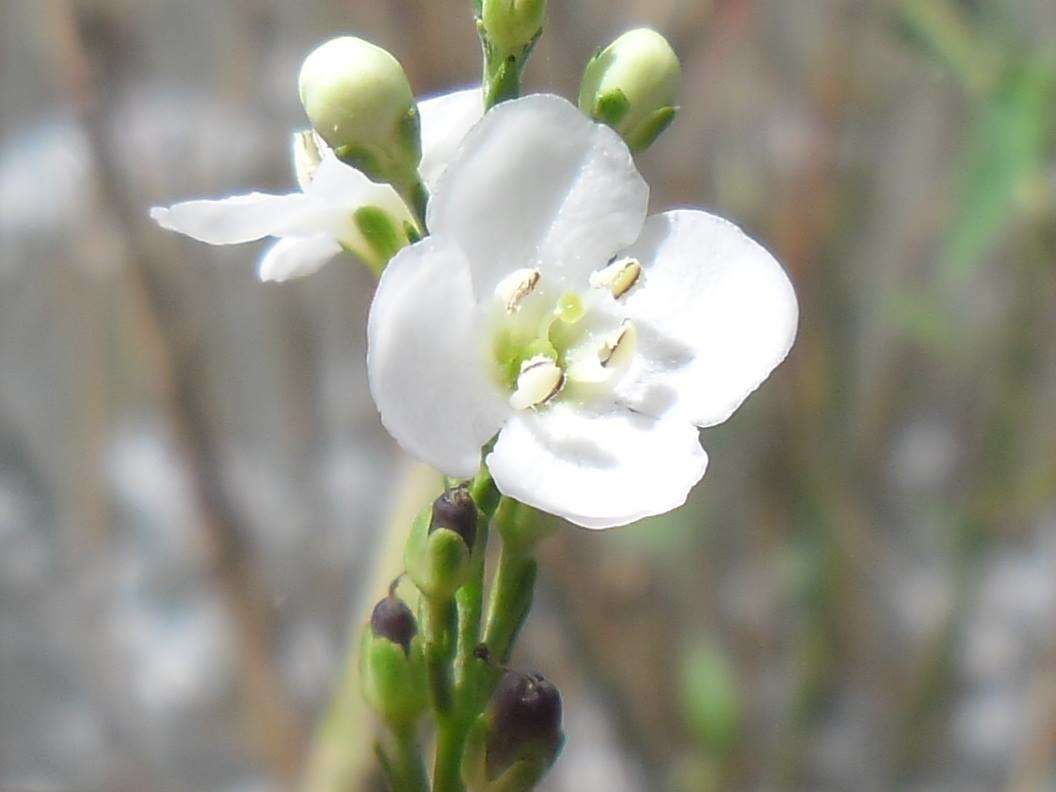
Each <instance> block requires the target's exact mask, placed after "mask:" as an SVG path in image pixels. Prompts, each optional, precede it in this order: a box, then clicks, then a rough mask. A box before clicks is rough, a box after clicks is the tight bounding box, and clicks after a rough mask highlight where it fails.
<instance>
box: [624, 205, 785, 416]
mask: <svg viewBox="0 0 1056 792" xmlns="http://www.w3.org/2000/svg"><path fill="white" fill-rule="evenodd" d="M626 254H627V255H629V256H633V257H635V258H637V259H638V260H640V261H641V263H642V265H643V267H644V274H643V277H642V280H641V281H640V282H639V283H637V284H635V285H634V286H633V287H632V288H631V289H630V290H629V291H628V293H627V294H626V295H625V296H624V297H623V298H622V303H623V308H624V310H625V311H626V314H627V316H629V317H631V318H632V319H633V320H634V322H635V324H636V325H637V327H638V352H639V355H638V356H637V357H636V361H635V364H634V367H633V368H632V370H631V371H630V372H629V373H628V375H627V376H626V377H625V378H624V380H623V381H622V382H621V383H620V386H619V388H618V392H617V395H618V397H619V398H620V400H621V401H622V402H624V403H626V404H629V405H631V406H632V407H634V408H635V409H638V410H641V411H643V412H647V413H649V414H650V415H661V414H664V413H670V414H672V415H678V416H680V417H682V418H684V419H685V420H688V421H690V422H692V423H695V424H697V425H698V426H712V425H714V424H718V423H722V422H723V421H725V420H726V419H727V418H729V417H730V415H731V414H732V413H733V411H734V410H736V409H737V407H739V406H740V404H741V402H743V401H744V400H745V399H746V398H748V395H749V394H750V393H751V392H752V391H754V390H755V389H756V388H757V387H759V385H760V384H761V383H762V382H763V380H765V379H766V377H767V376H768V375H769V374H770V372H771V371H773V370H774V368H775V367H776V366H777V365H778V364H779V363H780V362H781V361H782V360H784V359H785V356H786V355H787V354H788V351H789V350H790V349H791V348H792V342H793V341H794V340H795V337H796V327H797V324H798V316H799V309H798V306H797V304H796V294H795V292H794V291H793V289H792V284H791V283H790V282H789V280H788V276H787V275H786V274H785V272H784V270H782V269H781V265H780V264H778V263H777V261H775V260H774V257H773V256H771V255H770V254H769V253H767V252H766V250H764V249H763V248H762V247H761V246H760V245H758V244H757V243H756V242H753V241H752V240H751V239H749V238H748V237H747V236H746V235H745V234H744V232H742V231H741V230H740V229H739V228H737V226H735V225H733V224H732V223H730V222H728V221H726V220H723V219H722V218H719V217H715V216H714V215H710V214H707V213H706V212H696V211H688V210H684V211H676V212H668V213H666V214H662V215H656V216H653V217H650V218H649V219H648V220H647V221H646V224H645V229H644V230H643V232H642V236H641V238H640V239H639V240H638V242H636V243H635V244H634V245H633V246H632V247H631V248H629V249H628V250H627V251H626Z"/></svg>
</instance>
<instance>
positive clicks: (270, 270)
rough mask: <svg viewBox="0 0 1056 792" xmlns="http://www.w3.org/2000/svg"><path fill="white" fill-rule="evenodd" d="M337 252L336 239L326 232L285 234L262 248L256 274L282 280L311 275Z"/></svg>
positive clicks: (278, 280)
mask: <svg viewBox="0 0 1056 792" xmlns="http://www.w3.org/2000/svg"><path fill="white" fill-rule="evenodd" d="M340 252H341V245H340V243H339V242H338V241H337V240H336V239H334V238H333V237H332V236H330V235H329V234H316V235H315V236H310V237H286V238H285V239H280V240H279V241H278V242H276V243H275V244H273V245H272V246H271V247H269V248H268V250H267V252H265V254H264V256H263V257H262V258H261V260H260V264H259V265H257V276H258V277H259V278H260V279H261V280H262V281H277V282H282V281H285V280H289V279H290V278H300V277H302V276H304V275H311V274H312V273H314V272H318V271H319V270H320V269H321V268H322V266H323V265H324V264H326V263H327V262H328V261H329V260H330V259H332V258H333V257H334V256H336V255H337V254H338V253H340Z"/></svg>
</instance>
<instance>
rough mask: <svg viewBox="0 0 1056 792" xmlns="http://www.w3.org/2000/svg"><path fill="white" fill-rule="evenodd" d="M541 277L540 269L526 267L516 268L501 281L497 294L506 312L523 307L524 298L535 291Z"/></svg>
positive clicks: (497, 287) (496, 288) (496, 289)
mask: <svg viewBox="0 0 1056 792" xmlns="http://www.w3.org/2000/svg"><path fill="white" fill-rule="evenodd" d="M541 277H542V275H541V273H540V272H539V270H537V269H530V268H527V267H525V268H524V269H519V270H514V271H513V272H511V273H510V274H509V275H507V276H506V277H505V278H503V279H502V280H501V281H499V284H498V286H496V287H495V296H496V297H498V298H499V300H500V302H502V305H503V307H504V308H505V309H506V313H510V314H512V313H514V312H516V311H517V310H518V309H519V308H520V307H521V303H522V302H524V299H525V298H526V297H527V296H528V295H530V294H531V293H532V292H533V291H535V287H536V286H538V285H539V279H540V278H541Z"/></svg>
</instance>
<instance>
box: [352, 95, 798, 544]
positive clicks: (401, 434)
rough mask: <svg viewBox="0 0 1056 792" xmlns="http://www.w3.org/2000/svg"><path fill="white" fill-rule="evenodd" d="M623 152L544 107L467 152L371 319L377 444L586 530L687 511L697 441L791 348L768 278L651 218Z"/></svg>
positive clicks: (496, 122)
mask: <svg viewBox="0 0 1056 792" xmlns="http://www.w3.org/2000/svg"><path fill="white" fill-rule="evenodd" d="M647 201H648V188H647V186H646V184H645V182H644V181H643V180H642V178H641V176H639V174H638V172H637V170H635V167H634V163H633V161H632V159H631V156H630V153H629V151H628V149H627V146H626V145H625V144H624V142H623V141H622V140H621V139H620V137H619V136H618V135H617V134H616V133H615V132H613V131H612V130H611V129H609V128H608V127H605V126H602V125H599V124H595V123H593V122H591V121H590V120H589V119H587V118H586V117H584V116H583V115H582V114H581V113H580V112H579V111H578V110H577V109H576V108H575V107H573V106H572V105H571V104H569V103H568V102H566V101H565V100H563V99H560V98H558V97H556V96H548V95H534V96H529V97H526V98H523V99H519V100H515V101H510V102H507V103H504V104H501V105H499V106H498V107H496V108H495V109H494V110H492V111H491V112H489V113H488V114H487V115H486V116H485V117H484V119H483V120H482V121H481V122H480V123H479V124H477V125H476V126H475V127H474V129H473V130H472V131H471V132H470V133H469V135H468V136H467V137H466V139H465V141H464V142H463V144H462V147H461V149H460V150H459V152H458V154H457V156H456V157H455V159H454V160H453V161H452V162H451V164H450V165H449V167H448V168H447V170H446V172H445V173H444V175H443V176H442V178H441V179H440V180H439V183H438V184H437V186H436V191H435V193H434V196H433V200H432V202H431V203H430V205H429V217H428V224H429V228H430V230H431V232H432V236H430V237H428V238H427V239H425V240H423V241H421V242H418V243H417V244H414V245H412V246H411V247H408V248H406V249H404V250H403V251H401V252H400V253H399V254H398V255H397V256H396V257H395V258H394V259H393V260H392V261H391V262H390V263H389V265H388V267H387V268H386V269H385V272H384V274H383V275H382V278H381V282H380V284H379V287H378V291H377V295H376V296H375V299H374V303H373V305H372V307H371V312H370V321H369V330H368V335H369V350H370V351H369V356H368V369H369V373H370V383H371V390H372V393H373V395H374V399H375V401H376V402H377V405H378V408H379V410H380V412H381V418H382V421H383V423H384V424H385V426H386V428H387V429H388V430H389V432H391V433H392V435H393V436H394V437H395V438H396V440H397V441H398V442H399V443H400V444H401V445H402V446H403V447H404V448H405V449H407V450H408V451H409V452H410V453H412V454H414V455H415V456H417V457H419V458H421V459H423V460H425V461H427V462H429V463H431V464H432V465H434V466H436V467H438V468H439V469H440V470H442V471H444V472H445V473H447V474H450V475H452V476H469V475H472V474H473V473H474V472H475V471H476V469H477V465H478V462H479V454H480V448H481V447H482V445H483V444H484V443H485V442H487V441H488V440H489V439H490V438H491V437H493V436H494V435H495V433H496V432H498V440H497V442H496V444H495V446H494V449H493V450H492V452H491V453H490V454H489V456H488V458H487V460H486V462H487V465H488V468H489V469H490V471H491V474H492V475H493V476H494V479H495V483H496V485H497V486H498V488H499V490H500V491H502V492H503V493H504V494H506V495H508V496H511V497H513V498H516V499H518V500H520V501H522V502H524V503H527V504H529V505H531V506H534V507H537V508H539V509H542V510H544V511H547V512H550V513H553V514H557V515H559V516H561V517H564V518H566V519H568V520H570V521H572V522H574V523H577V524H579V525H582V526H586V527H588V528H606V527H610V526H615V525H622V524H625V523H629V522H632V521H634V520H637V519H640V518H642V517H646V516H649V515H653V514H660V513H663V512H665V511H668V510H670V509H673V508H675V507H677V506H679V505H681V504H682V503H683V502H684V501H685V498H686V496H687V494H688V492H689V490H690V488H691V487H692V486H693V485H694V484H695V483H696V482H697V481H698V480H699V479H700V478H701V476H703V474H704V469H705V466H706V464H707V456H706V454H705V453H704V450H703V449H702V448H701V447H700V443H699V438H698V431H697V427H702V426H711V425H714V424H718V423H721V422H722V421H725V420H726V419H727V418H728V417H729V416H730V415H731V414H732V413H733V411H734V410H735V409H736V408H737V407H738V406H739V405H740V404H741V402H743V401H744V399H745V398H747V396H748V395H749V394H750V393H751V392H752V391H753V390H754V389H755V388H756V387H758V385H759V384H760V383H761V382H762V381H763V380H764V379H765V378H766V377H767V375H768V374H769V373H770V372H771V371H772V370H773V369H774V367H775V366H777V364H778V363H780V362H781V361H782V360H783V359H784V357H785V355H786V354H787V353H788V351H789V349H790V348H791V346H792V342H793V340H794V338H795V334H796V325H797V317H798V309H797V305H796V298H795V293H794V292H793V290H792V286H791V284H790V283H789V281H788V278H787V277H786V275H785V273H784V271H783V270H782V269H781V267H780V265H779V264H778V263H777V262H776V261H775V260H774V259H773V257H771V256H770V254H768V253H767V252H766V251H765V250H764V249H763V248H761V247H760V246H759V245H758V244H756V243H755V242H753V241H752V240H751V239H749V238H748V237H747V236H745V235H744V234H743V233H742V232H741V231H740V230H739V229H738V228H737V227H736V226H734V225H732V224H730V223H728V222H726V221H725V220H722V219H720V218H718V217H714V216H713V215H709V214H706V213H704V212H700V211H691V210H680V211H674V212H667V213H665V214H661V215H654V216H652V217H649V218H648V219H647V218H646V204H647Z"/></svg>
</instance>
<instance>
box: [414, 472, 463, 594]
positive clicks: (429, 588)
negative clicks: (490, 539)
mask: <svg viewBox="0 0 1056 792" xmlns="http://www.w3.org/2000/svg"><path fill="white" fill-rule="evenodd" d="M476 538H477V506H476V504H475V503H474V502H473V499H472V498H471V497H470V496H469V491H468V490H466V489H465V488H463V487H459V488H456V489H452V490H448V491H447V492H445V493H444V494H443V495H441V496H440V497H439V498H437V499H436V501H435V502H434V503H433V504H432V505H430V506H426V507H425V508H424V509H422V511H420V512H419V513H418V516H417V517H416V518H415V520H414V523H413V525H412V526H411V535H410V537H409V538H408V539H407V547H406V549H405V550H404V555H403V560H404V564H405V565H406V567H407V575H408V576H409V577H410V578H411V580H413V581H414V584H415V585H416V586H417V587H418V589H419V590H420V591H421V592H422V593H423V594H424V595H425V596H427V597H432V598H434V599H441V600H443V599H448V598H450V597H453V596H454V594H455V591H457V590H458V588H459V587H460V586H461V585H462V584H463V583H465V582H466V579H467V578H468V577H469V572H470V563H469V561H470V556H471V555H472V553H473V544H474V542H476Z"/></svg>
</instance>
